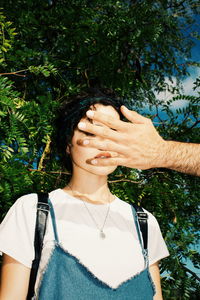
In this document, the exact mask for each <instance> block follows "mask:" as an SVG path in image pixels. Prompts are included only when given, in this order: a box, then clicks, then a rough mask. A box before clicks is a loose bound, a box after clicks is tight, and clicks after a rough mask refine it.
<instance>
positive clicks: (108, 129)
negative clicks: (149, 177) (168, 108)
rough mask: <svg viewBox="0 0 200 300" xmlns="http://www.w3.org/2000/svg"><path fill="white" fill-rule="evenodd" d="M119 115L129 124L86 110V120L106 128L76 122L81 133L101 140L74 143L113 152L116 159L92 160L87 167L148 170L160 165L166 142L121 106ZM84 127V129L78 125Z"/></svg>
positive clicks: (162, 161) (137, 115) (148, 125)
mask: <svg viewBox="0 0 200 300" xmlns="http://www.w3.org/2000/svg"><path fill="white" fill-rule="evenodd" d="M121 112H122V113H123V115H124V116H125V117H126V118H127V119H128V121H130V122H124V121H121V120H116V119H114V118H112V117H110V116H108V115H105V114H104V115H102V114H101V113H99V112H98V111H88V112H87V113H86V114H87V117H88V118H90V119H93V120H94V121H97V122H100V123H103V124H104V125H106V126H102V127H101V126H97V125H95V124H91V123H90V122H80V123H79V124H78V128H79V129H81V130H82V131H85V132H88V133H91V134H94V135H96V136H100V137H101V138H102V139H101V140H99V139H94V138H93V139H88V138H85V139H81V140H78V144H79V145H82V146H84V147H92V148H97V149H101V150H103V151H113V152H116V153H117V154H118V156H115V157H110V158H104V159H102V158H99V159H97V158H92V159H89V160H87V163H89V164H95V165H98V166H108V165H110V166H111V165H112V166H118V165H121V166H126V167H129V168H137V169H149V168H154V167H162V166H163V164H164V160H165V159H166V158H165V155H164V154H165V153H166V144H167V142H166V141H165V140H164V139H163V138H162V137H161V136H160V135H159V134H158V132H157V130H156V129H155V127H154V125H153V123H152V121H151V120H150V119H148V118H145V117H143V116H141V115H140V114H138V113H136V112H135V111H131V110H129V109H127V108H126V107H125V106H122V107H121ZM83 124H84V127H83V126H81V125H83Z"/></svg>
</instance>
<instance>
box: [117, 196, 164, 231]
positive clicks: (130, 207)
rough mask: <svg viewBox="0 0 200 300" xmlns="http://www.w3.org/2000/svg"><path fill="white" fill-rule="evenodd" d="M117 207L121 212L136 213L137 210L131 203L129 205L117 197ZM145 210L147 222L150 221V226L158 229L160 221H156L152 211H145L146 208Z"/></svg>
mask: <svg viewBox="0 0 200 300" xmlns="http://www.w3.org/2000/svg"><path fill="white" fill-rule="evenodd" d="M116 206H118V209H120V210H122V209H123V210H124V212H125V211H127V212H128V211H131V210H133V211H135V208H133V205H132V204H131V203H128V202H126V201H124V200H121V199H120V198H118V197H117V202H116ZM142 208H143V211H144V212H145V213H146V214H147V220H148V224H149V225H151V226H153V227H158V226H159V224H158V221H157V219H156V217H155V216H154V214H153V213H152V212H150V211H148V210H147V209H145V208H144V207H142Z"/></svg>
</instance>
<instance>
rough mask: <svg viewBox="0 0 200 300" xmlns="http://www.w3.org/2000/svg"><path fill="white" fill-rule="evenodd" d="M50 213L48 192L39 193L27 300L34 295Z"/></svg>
mask: <svg viewBox="0 0 200 300" xmlns="http://www.w3.org/2000/svg"><path fill="white" fill-rule="evenodd" d="M48 213H49V205H48V193H39V194H38V202H37V214H36V224H35V236H34V249H35V258H34V260H33V262H32V267H31V273H30V280H29V288H28V294H27V298H26V299H27V300H30V299H31V298H32V297H33V295H34V287H35V281H36V277H37V271H38V267H39V263H40V257H41V253H42V247H43V239H44V235H45V231H46V222H47V217H48Z"/></svg>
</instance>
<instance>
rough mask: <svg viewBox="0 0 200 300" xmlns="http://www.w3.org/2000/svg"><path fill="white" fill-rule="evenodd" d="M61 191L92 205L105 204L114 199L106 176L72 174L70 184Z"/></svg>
mask: <svg viewBox="0 0 200 300" xmlns="http://www.w3.org/2000/svg"><path fill="white" fill-rule="evenodd" d="M63 190H64V191H65V192H67V193H69V194H70V195H72V196H73V197H77V198H81V199H82V200H84V201H87V202H90V203H94V204H106V203H109V202H112V201H113V200H114V199H115V196H114V195H112V194H111V192H110V190H109V188H108V183H107V176H99V175H95V174H91V173H90V174H84V176H83V174H81V173H80V172H79V173H77V174H74V173H73V175H72V178H71V180H70V182H69V183H68V184H67V186H66V187H65V188H64V189H63Z"/></svg>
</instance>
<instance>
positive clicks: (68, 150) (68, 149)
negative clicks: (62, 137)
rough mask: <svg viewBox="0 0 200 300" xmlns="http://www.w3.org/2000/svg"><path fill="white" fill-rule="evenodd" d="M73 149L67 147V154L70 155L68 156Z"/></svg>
mask: <svg viewBox="0 0 200 300" xmlns="http://www.w3.org/2000/svg"><path fill="white" fill-rule="evenodd" d="M70 150H71V147H70V146H69V145H67V148H66V152H67V153H68V154H70V153H71V151H70Z"/></svg>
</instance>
